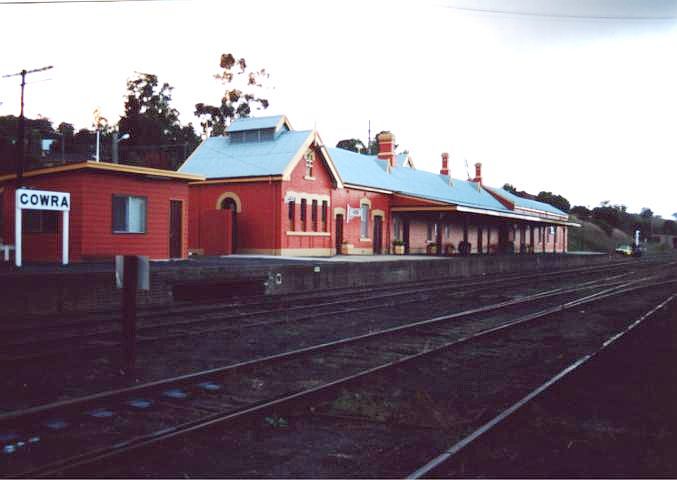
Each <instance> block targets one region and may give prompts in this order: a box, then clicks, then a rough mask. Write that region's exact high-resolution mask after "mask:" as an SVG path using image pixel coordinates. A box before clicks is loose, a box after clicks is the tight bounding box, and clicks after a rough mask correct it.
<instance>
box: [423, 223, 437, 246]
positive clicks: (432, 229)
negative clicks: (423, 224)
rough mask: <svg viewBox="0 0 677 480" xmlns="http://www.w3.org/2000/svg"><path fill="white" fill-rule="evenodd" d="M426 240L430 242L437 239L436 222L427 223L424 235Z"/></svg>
mask: <svg viewBox="0 0 677 480" xmlns="http://www.w3.org/2000/svg"><path fill="white" fill-rule="evenodd" d="M426 240H428V241H429V242H432V241H433V240H435V241H437V224H436V223H429V224H428V231H427V235H426Z"/></svg>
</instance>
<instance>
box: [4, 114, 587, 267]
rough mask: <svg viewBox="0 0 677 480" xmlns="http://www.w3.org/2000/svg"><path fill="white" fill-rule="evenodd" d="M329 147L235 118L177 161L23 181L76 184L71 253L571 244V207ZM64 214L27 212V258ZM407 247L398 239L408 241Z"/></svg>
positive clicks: (400, 157) (38, 175) (7, 186)
mask: <svg viewBox="0 0 677 480" xmlns="http://www.w3.org/2000/svg"><path fill="white" fill-rule="evenodd" d="M378 146H379V153H378V155H375V156H370V155H362V154H358V153H353V152H350V151H347V150H342V149H338V148H328V147H326V146H325V145H324V144H323V142H322V139H321V138H320V136H319V134H318V133H317V132H316V131H313V130H304V131H297V130H294V129H292V127H291V125H290V123H289V121H288V120H287V118H286V117H285V116H271V117H260V118H246V119H239V120H236V121H235V122H233V123H232V124H231V125H230V127H229V128H228V131H227V135H225V136H222V137H211V138H208V139H206V140H205V141H204V142H202V144H201V145H200V146H199V147H198V148H197V149H196V150H195V151H194V152H193V154H192V155H191V156H190V157H189V158H188V159H187V160H186V162H185V163H184V164H183V166H182V167H181V168H180V169H179V170H178V171H176V172H175V171H168V170H158V169H152V168H143V167H133V166H128V165H117V164H110V163H97V162H82V163H77V164H69V165H63V166H58V167H51V168H43V169H38V170H32V171H29V172H26V173H25V174H24V176H23V178H22V181H21V185H20V187H22V188H24V189H36V190H41V191H58V192H68V193H70V199H71V200H70V221H69V222H67V225H68V232H69V235H68V237H67V238H68V246H67V248H68V252H69V257H70V259H71V260H72V261H87V260H100V259H108V258H111V257H112V256H114V255H120V254H128V255H129V254H136V255H148V256H150V257H151V258H152V259H168V258H185V257H187V256H188V254H189V253H195V254H202V255H224V254H231V253H241V254H266V255H282V256H332V255H337V254H348V255H350V254H357V255H372V254H387V253H398V252H396V251H395V250H396V249H397V250H400V249H402V250H404V253H407V254H459V253H461V254H467V253H470V254H494V253H513V252H514V253H541V252H544V253H551V252H565V251H566V245H567V228H568V227H569V226H575V225H576V224H573V223H570V222H569V220H568V216H567V214H566V213H564V212H562V211H560V210H558V209H556V208H554V207H552V206H550V205H548V204H545V203H541V202H537V201H534V200H528V199H524V198H520V197H517V196H515V195H512V194H511V193H509V192H507V191H505V190H503V189H500V188H493V187H489V186H486V185H484V184H483V183H482V174H481V165H480V164H476V165H475V169H476V172H475V178H474V179H472V180H467V181H466V180H459V179H456V178H452V177H451V176H450V175H449V169H448V156H447V155H446V154H442V162H441V163H442V165H441V170H440V172H439V173H432V172H426V171H422V170H417V169H416V168H415V166H414V162H413V160H412V158H411V157H410V156H408V155H406V154H396V153H395V152H394V137H393V135H392V134H390V133H382V134H380V135H379V136H378ZM17 187H18V185H17V181H16V176H15V175H5V176H1V177H0V213H1V216H0V261H1V260H2V259H3V256H2V255H3V251H4V253H8V252H11V251H12V249H13V248H15V245H14V243H15V231H14V225H15V214H16V212H17V211H19V210H17V209H16V208H15V207H16V205H15V191H16V189H17ZM63 223H64V221H62V220H61V216H60V215H59V212H53V211H46V210H31V209H28V210H23V214H22V233H21V239H22V242H21V244H22V247H21V251H22V255H23V258H25V259H26V260H28V261H59V260H60V259H61V258H62V249H61V246H60V242H61V239H63V236H62V235H63V232H62V231H61V230H62V229H63ZM400 245H401V246H400Z"/></svg>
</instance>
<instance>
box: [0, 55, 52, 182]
mask: <svg viewBox="0 0 677 480" xmlns="http://www.w3.org/2000/svg"><path fill="white" fill-rule="evenodd" d="M50 68H54V67H53V66H52V65H50V66H48V67H42V68H35V69H33V70H26V69H24V70H21V71H20V72H19V73H11V74H9V75H3V76H2V78H8V77H18V76H19V75H21V112H20V114H19V125H18V129H17V137H18V145H17V158H16V181H17V185H21V180H22V178H23V173H24V136H25V132H26V122H25V119H24V88H25V87H26V75H28V74H29V73H36V72H43V71H45V70H49V69H50Z"/></svg>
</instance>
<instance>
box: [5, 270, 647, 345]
mask: <svg viewBox="0 0 677 480" xmlns="http://www.w3.org/2000/svg"><path fill="white" fill-rule="evenodd" d="M627 265H637V263H636V262H633V261H628V260H624V261H622V262H615V263H610V264H604V265H595V266H593V267H578V268H573V269H566V270H556V271H552V272H536V273H535V274H529V275H524V274H509V275H505V276H501V278H498V279H495V280H485V279H482V280H478V281H475V282H470V283H465V284H464V285H463V286H450V285H448V282H449V281H453V280H454V279H457V278H459V277H448V278H444V279H433V280H421V281H417V282H396V283H390V284H388V285H384V286H371V287H362V288H360V287H357V288H356V287H344V288H338V289H331V290H329V291H324V292H322V294H321V298H322V299H326V298H327V297H329V298H332V297H338V298H341V297H343V296H345V295H346V294H347V293H349V292H355V291H357V292H358V293H361V292H364V291H366V292H367V293H368V294H369V293H374V292H380V291H383V290H385V291H387V292H388V293H390V292H392V290H393V289H402V290H404V293H407V292H408V291H409V290H411V288H412V285H413V286H414V287H416V288H418V287H419V286H420V290H423V291H428V290H429V288H427V287H430V286H434V285H437V284H440V288H442V289H444V288H449V289H458V290H463V289H466V288H472V287H474V286H478V285H479V286H485V285H489V286H491V285H492V284H495V285H500V284H501V283H505V282H511V281H514V280H520V279H528V280H533V279H534V278H540V277H546V278H547V277H550V276H562V275H565V276H567V275H570V274H576V273H581V272H584V273H596V272H598V271H605V270H616V269H618V268H622V267H624V266H627ZM642 266H643V267H644V266H646V265H642ZM433 288H435V287H433ZM317 296H318V294H313V295H308V294H307V293H305V292H304V293H295V294H287V295H285V296H284V297H283V298H281V299H280V301H279V305H284V304H285V303H288V302H292V301H297V300H298V299H300V300H303V299H308V298H310V299H312V298H316V297H317ZM264 298H266V299H270V298H271V296H264ZM269 303H270V302H269V301H263V302H255V303H217V304H210V305H208V306H203V305H191V306H189V307H182V306H178V307H177V306H173V307H170V308H166V307H163V308H162V310H161V311H150V312H148V311H146V312H144V311H141V312H139V318H154V317H167V316H174V315H176V316H179V315H185V314H186V313H197V314H208V313H212V312H219V311H221V310H223V309H224V308H242V307H250V306H258V305H266V304H269ZM318 305H319V306H321V305H322V304H310V305H308V306H299V307H298V308H315V307H316V306H318ZM291 308H295V307H291ZM279 310H280V308H273V309H265V310H261V311H258V312H252V313H251V314H243V315H259V314H260V315H264V314H269V313H276V312H279ZM285 310H289V307H286V308H285ZM116 313H117V312H108V313H107V314H106V315H108V314H113V315H115V314H116ZM77 315H78V316H80V315H83V316H84V315H86V314H77ZM92 315H93V316H96V315H97V314H96V313H95V314H92ZM99 315H100V314H99ZM241 316H242V315H233V316H230V317H224V319H229V318H238V317H241ZM115 321H117V318H115V317H114V318H106V319H103V320H96V321H94V322H101V323H104V326H105V325H108V324H109V323H110V322H115ZM92 322H93V321H91V320H90V321H75V322H61V323H59V324H58V325H30V326H28V327H20V328H3V327H2V326H0V333H4V334H13V333H20V332H24V331H27V332H32V331H33V330H34V329H35V328H44V329H47V330H51V329H59V328H63V327H78V326H85V327H88V326H92V327H100V325H97V324H96V323H94V324H93V323H92ZM175 323H177V322H175ZM160 325H162V324H160ZM153 326H154V325H153ZM110 331H113V329H110Z"/></svg>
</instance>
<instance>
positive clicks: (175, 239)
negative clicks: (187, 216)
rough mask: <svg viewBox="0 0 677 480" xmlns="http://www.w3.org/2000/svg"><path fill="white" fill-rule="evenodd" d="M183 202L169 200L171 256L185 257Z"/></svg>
mask: <svg viewBox="0 0 677 480" xmlns="http://www.w3.org/2000/svg"><path fill="white" fill-rule="evenodd" d="M182 240H183V202H182V201H181V200H170V201H169V257H170V258H181V257H183V255H182V254H183V249H182V248H181V247H182V243H183V242H182Z"/></svg>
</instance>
